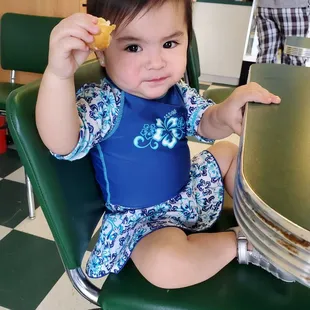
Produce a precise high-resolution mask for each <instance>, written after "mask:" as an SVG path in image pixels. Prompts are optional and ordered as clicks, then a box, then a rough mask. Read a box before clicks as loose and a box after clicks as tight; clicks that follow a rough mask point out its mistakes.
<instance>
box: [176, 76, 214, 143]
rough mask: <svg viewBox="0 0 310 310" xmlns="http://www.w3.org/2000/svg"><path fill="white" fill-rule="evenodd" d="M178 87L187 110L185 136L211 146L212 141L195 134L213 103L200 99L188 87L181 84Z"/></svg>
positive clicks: (209, 100)
mask: <svg viewBox="0 0 310 310" xmlns="http://www.w3.org/2000/svg"><path fill="white" fill-rule="evenodd" d="M178 86H179V88H180V90H181V93H182V96H183V99H184V102H185V105H186V108H187V120H186V127H187V128H186V129H187V136H189V137H192V136H195V137H196V138H197V139H198V140H199V141H202V142H206V143H211V144H212V143H214V140H213V139H208V138H207V137H202V136H200V135H199V134H198V132H197V129H198V126H199V123H200V119H201V117H202V115H203V113H204V112H205V111H206V110H207V109H208V108H209V107H211V106H212V105H214V104H215V103H214V102H213V101H212V100H211V99H204V98H202V97H201V96H200V95H199V94H198V92H197V90H196V89H194V88H191V87H189V86H188V85H186V84H185V83H183V82H181V83H179V84H178Z"/></svg>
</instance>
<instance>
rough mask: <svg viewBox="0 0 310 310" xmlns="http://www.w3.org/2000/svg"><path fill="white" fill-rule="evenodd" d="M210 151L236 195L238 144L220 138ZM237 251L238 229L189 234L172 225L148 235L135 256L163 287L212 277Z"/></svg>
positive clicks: (141, 268)
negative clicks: (220, 140)
mask: <svg viewBox="0 0 310 310" xmlns="http://www.w3.org/2000/svg"><path fill="white" fill-rule="evenodd" d="M208 151H210V153H212V154H213V156H214V157H215V158H216V160H217V162H218V164H219V166H220V169H221V173H222V176H223V178H224V184H225V187H226V189H227V191H228V193H229V194H230V195H231V196H232V193H233V188H234V179H235V172H236V157H237V151H238V147H237V146H236V145H235V144H232V143H229V142H218V143H216V144H215V145H213V146H211V147H210V148H209V149H208ZM236 254H237V242H236V236H235V233H234V232H221V233H197V234H192V235H189V236H186V234H185V233H184V232H183V231H182V230H181V229H178V228H174V227H171V228H163V229H160V230H157V231H155V232H153V233H151V234H149V235H147V236H146V237H144V238H143V239H142V240H141V241H140V242H139V243H138V244H137V246H136V247H135V249H134V251H133V253H132V255H131V258H132V260H133V262H134V263H135V265H136V267H137V268H138V270H139V271H140V272H141V274H142V275H143V276H144V277H145V278H146V279H147V280H148V281H149V282H151V283H153V284H154V285H156V286H159V287H162V288H180V287H186V286H190V285H194V284H197V283H200V282H202V281H205V280H207V279H209V278H210V277H212V276H213V275H215V274H216V273H217V272H218V271H220V270H221V269H222V268H223V267H225V266H226V265H227V264H228V263H229V262H230V261H232V260H233V259H234V258H235V257H236Z"/></svg>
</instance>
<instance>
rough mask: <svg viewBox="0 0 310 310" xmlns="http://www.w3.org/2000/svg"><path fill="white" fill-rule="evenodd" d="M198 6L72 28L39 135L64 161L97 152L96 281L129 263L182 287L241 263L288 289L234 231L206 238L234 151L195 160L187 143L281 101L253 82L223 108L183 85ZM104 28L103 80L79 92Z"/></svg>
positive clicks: (118, 15)
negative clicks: (248, 107)
mask: <svg viewBox="0 0 310 310" xmlns="http://www.w3.org/2000/svg"><path fill="white" fill-rule="evenodd" d="M191 6H192V0H157V1H152V0H104V1H102V0H97V1H94V0H93V1H89V2H88V13H89V14H81V13H79V14H74V15H72V16H70V17H68V18H65V19H64V20H62V21H61V22H60V23H59V24H58V25H57V26H56V27H55V28H54V30H53V31H52V33H51V37H50V50H49V62H48V66H47V68H46V70H45V73H44V76H43V79H42V83H41V87H40V91H39V95H38V101H37V108H36V123H37V127H38V130H39V133H40V136H41V138H42V140H43V142H44V143H45V145H46V146H47V147H48V148H49V149H50V150H51V152H52V154H53V155H54V156H56V157H57V158H58V159H65V160H76V159H79V158H82V157H83V156H85V155H86V154H88V153H90V155H91V158H92V161H93V165H94V169H95V173H96V179H97V181H98V183H99V185H100V187H101V190H102V195H103V198H104V200H105V202H106V208H107V210H106V213H105V214H104V217H103V222H102V227H101V230H100V235H99V239H98V241H97V244H96V246H95V248H94V250H93V251H92V254H91V256H90V259H89V261H88V263H87V268H86V269H87V270H86V271H87V273H88V275H89V276H90V277H93V278H97V277H102V276H104V275H106V274H109V273H110V272H113V273H118V272H119V271H120V270H121V269H122V268H123V267H124V265H125V264H126V262H127V260H128V259H129V258H131V259H132V260H133V262H134V264H135V265H136V267H137V268H138V270H139V271H140V272H141V274H142V275H143V276H144V277H145V278H146V279H147V280H148V281H149V282H151V283H153V284H154V285H156V286H158V287H162V288H180V287H186V286H190V285H194V284H196V283H199V282H202V281H205V280H207V279H208V278H210V277H212V276H213V275H215V274H216V273H217V272H218V271H220V270H221V269H222V268H223V267H224V266H226V265H227V264H228V263H229V262H230V261H232V260H233V259H234V258H235V257H237V258H238V259H239V262H241V263H249V262H252V263H254V264H256V265H262V266H263V268H264V269H267V270H268V271H269V272H271V273H272V274H274V275H275V276H277V277H279V278H281V279H283V280H286V281H289V280H290V276H289V275H288V274H287V273H286V272H284V271H281V270H280V269H278V268H277V267H276V266H274V265H273V264H271V263H270V262H268V261H267V260H266V259H265V258H264V257H263V256H262V255H261V254H259V253H258V252H257V251H256V250H255V249H252V246H251V245H250V244H248V245H247V246H246V247H242V246H241V245H240V246H239V249H238V246H237V244H238V242H237V240H238V238H239V239H240V238H244V236H243V234H242V232H241V231H240V229H239V228H238V227H236V228H234V229H232V230H231V231H226V232H219V233H207V232H203V231H205V230H207V229H208V228H209V227H211V226H212V225H213V224H214V223H215V222H216V221H217V219H218V218H219V216H220V213H221V210H222V205H223V196H224V187H225V188H226V190H227V192H228V193H229V194H230V195H232V194H233V188H234V178H235V171H236V154H237V146H235V145H234V144H231V143H228V142H219V143H217V144H214V145H212V146H211V147H210V148H209V149H208V150H206V151H203V152H202V153H200V154H198V155H197V156H195V157H194V158H193V160H192V161H191V160H190V153H189V148H188V145H187V138H186V137H187V136H196V137H197V138H198V139H200V140H202V141H205V142H208V143H212V142H213V141H214V139H219V138H224V137H227V136H229V135H230V134H232V133H237V134H240V133H241V125H242V108H243V106H244V105H245V103H246V102H248V101H257V102H262V103H265V104H270V103H279V102H280V98H279V97H277V96H275V95H273V94H271V93H270V92H268V91H267V90H266V89H264V88H262V87H261V86H259V85H258V84H255V83H250V84H248V85H246V86H242V87H240V88H238V89H236V90H235V91H234V92H233V94H232V95H231V96H230V97H229V98H228V99H227V100H225V101H224V102H222V103H221V104H217V105H215V104H214V103H213V102H212V101H211V100H205V99H203V98H202V97H200V96H199V94H198V93H197V92H196V90H194V89H192V88H190V87H189V86H188V85H186V84H184V83H183V82H180V81H181V79H182V77H183V75H184V72H185V68H186V55H187V48H188V44H189V40H190V36H191V33H192V7H191ZM98 17H103V18H105V19H107V20H110V21H111V23H113V24H116V25H117V28H116V30H115V31H114V32H113V33H112V36H113V38H112V41H111V44H110V46H109V47H108V48H107V49H106V50H105V51H103V55H104V62H105V64H104V66H105V70H106V78H104V79H103V80H102V81H101V83H100V84H95V83H89V84H86V85H84V86H83V87H82V88H81V89H79V90H77V92H76V90H75V87H74V78H73V76H74V73H75V72H76V70H77V69H78V67H79V66H80V65H81V64H82V63H83V62H84V61H85V60H86V59H87V57H88V56H89V53H90V50H89V47H88V44H89V43H91V42H92V41H93V35H95V34H96V33H97V32H98V31H99V29H98V26H97V25H96V23H97V18H98ZM55 111H56V113H55ZM50 115H53V117H50ZM185 231H186V232H187V233H188V232H191V233H190V234H189V235H187V234H186V233H185ZM194 232H195V233H194ZM197 232H199V233H197ZM236 235H237V238H236ZM243 241H244V240H243ZM240 244H241V243H240ZM242 244H246V243H244V242H243V243H242ZM238 252H239V254H237V253H238ZM240 253H241V254H240Z"/></svg>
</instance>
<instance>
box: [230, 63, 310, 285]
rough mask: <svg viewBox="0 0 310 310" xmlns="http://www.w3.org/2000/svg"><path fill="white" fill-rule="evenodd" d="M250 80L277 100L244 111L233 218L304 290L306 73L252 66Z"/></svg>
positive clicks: (308, 254)
mask: <svg viewBox="0 0 310 310" xmlns="http://www.w3.org/2000/svg"><path fill="white" fill-rule="evenodd" d="M250 80H251V81H255V82H257V83H259V84H261V85H262V86H263V87H265V88H267V89H268V90H270V91H271V92H273V93H275V94H276V95H279V96H280V97H281V98H282V102H281V104H280V105H262V104H258V103H249V104H248V105H247V107H246V111H245V118H244V126H243V134H242V137H241V141H240V151H239V157H238V173H237V177H236V186H235V193H234V210H235V215H236V218H237V221H238V222H239V224H240V226H241V228H242V229H243V230H244V232H245V234H246V235H247V237H248V239H249V240H250V241H251V242H252V243H253V245H254V247H255V248H257V250H259V251H260V252H262V253H263V254H264V255H265V256H266V257H268V258H269V259H270V260H271V261H273V262H274V263H276V264H277V265H279V266H281V267H282V268H284V269H285V270H287V271H289V272H291V273H292V274H293V275H294V276H295V277H296V279H297V280H298V282H300V283H302V284H304V285H306V286H308V287H310V187H309V184H310V87H309V84H308V83H309V81H310V69H309V68H306V67H297V66H287V65H280V64H255V65H252V66H251V69H250Z"/></svg>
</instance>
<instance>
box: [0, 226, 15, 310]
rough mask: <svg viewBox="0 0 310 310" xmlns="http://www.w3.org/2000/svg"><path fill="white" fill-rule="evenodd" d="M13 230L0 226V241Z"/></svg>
mask: <svg viewBox="0 0 310 310" xmlns="http://www.w3.org/2000/svg"><path fill="white" fill-rule="evenodd" d="M11 230H12V229H11V228H8V227H5V226H1V225H0V240H1V239H3V238H4V237H5V236H6V235H7V234H8V233H9V232H10V231H11ZM0 310H1V307H0Z"/></svg>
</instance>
